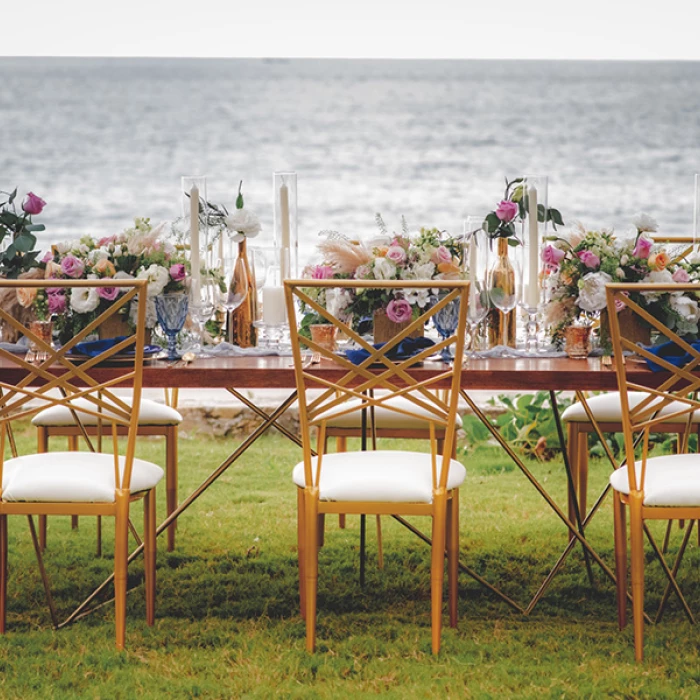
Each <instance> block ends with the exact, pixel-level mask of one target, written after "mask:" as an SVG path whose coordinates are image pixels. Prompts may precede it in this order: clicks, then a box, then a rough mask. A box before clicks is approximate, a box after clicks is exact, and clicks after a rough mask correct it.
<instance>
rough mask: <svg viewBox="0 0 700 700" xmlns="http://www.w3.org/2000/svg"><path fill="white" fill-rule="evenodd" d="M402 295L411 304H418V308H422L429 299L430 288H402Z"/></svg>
mask: <svg viewBox="0 0 700 700" xmlns="http://www.w3.org/2000/svg"><path fill="white" fill-rule="evenodd" d="M403 296H404V299H405V300H406V301H407V302H408V303H409V304H410V305H411V306H416V305H418V307H419V308H421V309H424V308H425V306H426V304H427V303H428V302H429V301H430V290H429V289H404V290H403Z"/></svg>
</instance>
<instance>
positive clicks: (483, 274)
mask: <svg viewBox="0 0 700 700" xmlns="http://www.w3.org/2000/svg"><path fill="white" fill-rule="evenodd" d="M490 253H491V249H490V247H489V240H488V235H487V233H486V231H484V228H483V218H482V217H477V216H468V217H467V218H466V220H465V222H464V238H463V253H462V269H463V272H464V275H465V277H466V279H468V280H469V282H470V286H469V306H468V308H467V323H468V324H469V348H470V352H469V354H470V356H473V355H474V352H475V348H474V345H475V339H476V335H477V330H478V328H479V324H480V323H482V322H483V320H484V319H485V318H486V316H487V314H488V312H489V293H488V272H489V261H490V257H491V256H490Z"/></svg>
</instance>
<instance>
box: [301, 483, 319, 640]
mask: <svg viewBox="0 0 700 700" xmlns="http://www.w3.org/2000/svg"><path fill="white" fill-rule="evenodd" d="M317 516H318V508H317V505H316V497H315V496H314V495H312V494H310V493H309V491H308V490H307V492H306V493H305V494H304V530H305V534H304V537H305V540H306V541H305V542H304V548H305V552H304V556H305V562H304V589H305V590H304V595H305V598H306V600H305V603H306V650H307V651H309V652H313V651H314V650H315V649H316V595H317V592H318V547H317V546H316V543H317V542H318V532H317V527H318V517H317Z"/></svg>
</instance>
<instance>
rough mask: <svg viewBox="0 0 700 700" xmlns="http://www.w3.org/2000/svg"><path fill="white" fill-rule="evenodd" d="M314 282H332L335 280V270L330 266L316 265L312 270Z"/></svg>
mask: <svg viewBox="0 0 700 700" xmlns="http://www.w3.org/2000/svg"><path fill="white" fill-rule="evenodd" d="M311 279H312V280H330V279H333V268H332V267H331V266H330V265H314V266H313V267H312V268H311Z"/></svg>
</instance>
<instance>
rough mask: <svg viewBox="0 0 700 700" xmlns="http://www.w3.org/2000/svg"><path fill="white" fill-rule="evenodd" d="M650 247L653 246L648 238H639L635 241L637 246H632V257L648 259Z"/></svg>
mask: <svg viewBox="0 0 700 700" xmlns="http://www.w3.org/2000/svg"><path fill="white" fill-rule="evenodd" d="M652 245H654V244H653V243H652V242H651V241H650V240H649V239H648V238H643V237H642V236H640V237H639V238H638V239H637V245H635V246H634V250H633V251H632V255H634V257H635V258H648V257H649V252H650V251H651V246H652Z"/></svg>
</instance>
